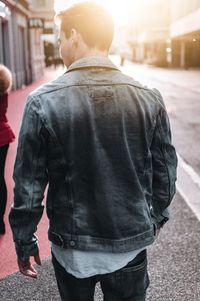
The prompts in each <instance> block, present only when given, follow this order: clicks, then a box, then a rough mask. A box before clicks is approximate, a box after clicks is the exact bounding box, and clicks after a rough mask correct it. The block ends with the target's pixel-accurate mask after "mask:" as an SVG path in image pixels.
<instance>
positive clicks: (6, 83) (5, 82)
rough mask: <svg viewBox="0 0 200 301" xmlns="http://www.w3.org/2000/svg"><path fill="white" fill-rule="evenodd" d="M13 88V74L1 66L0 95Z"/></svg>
mask: <svg viewBox="0 0 200 301" xmlns="http://www.w3.org/2000/svg"><path fill="white" fill-rule="evenodd" d="M11 86H12V74H11V72H10V70H9V69H8V68H7V67H6V66H4V65H2V64H0V95H1V94H4V93H7V92H8V91H9V90H10V89H11Z"/></svg>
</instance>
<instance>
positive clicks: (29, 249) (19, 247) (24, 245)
mask: <svg viewBox="0 0 200 301" xmlns="http://www.w3.org/2000/svg"><path fill="white" fill-rule="evenodd" d="M37 240H38V239H37V236H36V235H34V236H33V238H32V239H31V241H29V242H24V241H20V240H18V241H15V249H16V253H17V257H18V259H19V260H20V261H25V260H28V259H29V257H30V256H34V255H36V254H37V253H38V251H39V250H38V243H37Z"/></svg>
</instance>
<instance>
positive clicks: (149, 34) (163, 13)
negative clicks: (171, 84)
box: [129, 0, 200, 68]
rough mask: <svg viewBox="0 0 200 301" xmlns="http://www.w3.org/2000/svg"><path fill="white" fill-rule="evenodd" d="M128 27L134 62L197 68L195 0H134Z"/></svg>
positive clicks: (199, 39) (199, 38) (199, 34)
mask: <svg viewBox="0 0 200 301" xmlns="http://www.w3.org/2000/svg"><path fill="white" fill-rule="evenodd" d="M130 3H131V2H130ZM130 5H131V4H130ZM129 24H130V25H129V44H130V45H131V48H132V52H133V56H132V57H133V60H134V61H137V62H147V63H153V64H156V65H158V66H172V67H181V68H195V67H198V68H199V67H200V1H199V0H148V1H145V0H140V1H139V0H135V1H134V6H133V5H131V7H130V9H129Z"/></svg>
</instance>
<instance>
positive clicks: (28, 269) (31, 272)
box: [18, 252, 41, 278]
mask: <svg viewBox="0 0 200 301" xmlns="http://www.w3.org/2000/svg"><path fill="white" fill-rule="evenodd" d="M33 257H34V260H35V262H36V263H37V264H38V265H41V259H40V255H39V252H38V253H37V254H35V255H34V256H33ZM18 266H19V271H20V272H21V273H22V274H23V275H25V276H28V277H32V278H37V271H36V269H34V267H33V265H32V264H31V261H30V257H29V259H27V260H25V261H21V260H19V259H18Z"/></svg>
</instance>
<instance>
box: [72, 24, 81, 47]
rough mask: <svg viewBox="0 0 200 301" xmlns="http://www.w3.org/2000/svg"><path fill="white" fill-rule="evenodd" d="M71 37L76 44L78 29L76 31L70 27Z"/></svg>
mask: <svg viewBox="0 0 200 301" xmlns="http://www.w3.org/2000/svg"><path fill="white" fill-rule="evenodd" d="M71 39H72V41H73V43H74V44H75V45H77V44H78V40H79V33H78V31H77V30H76V29H75V28H72V29H71Z"/></svg>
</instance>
